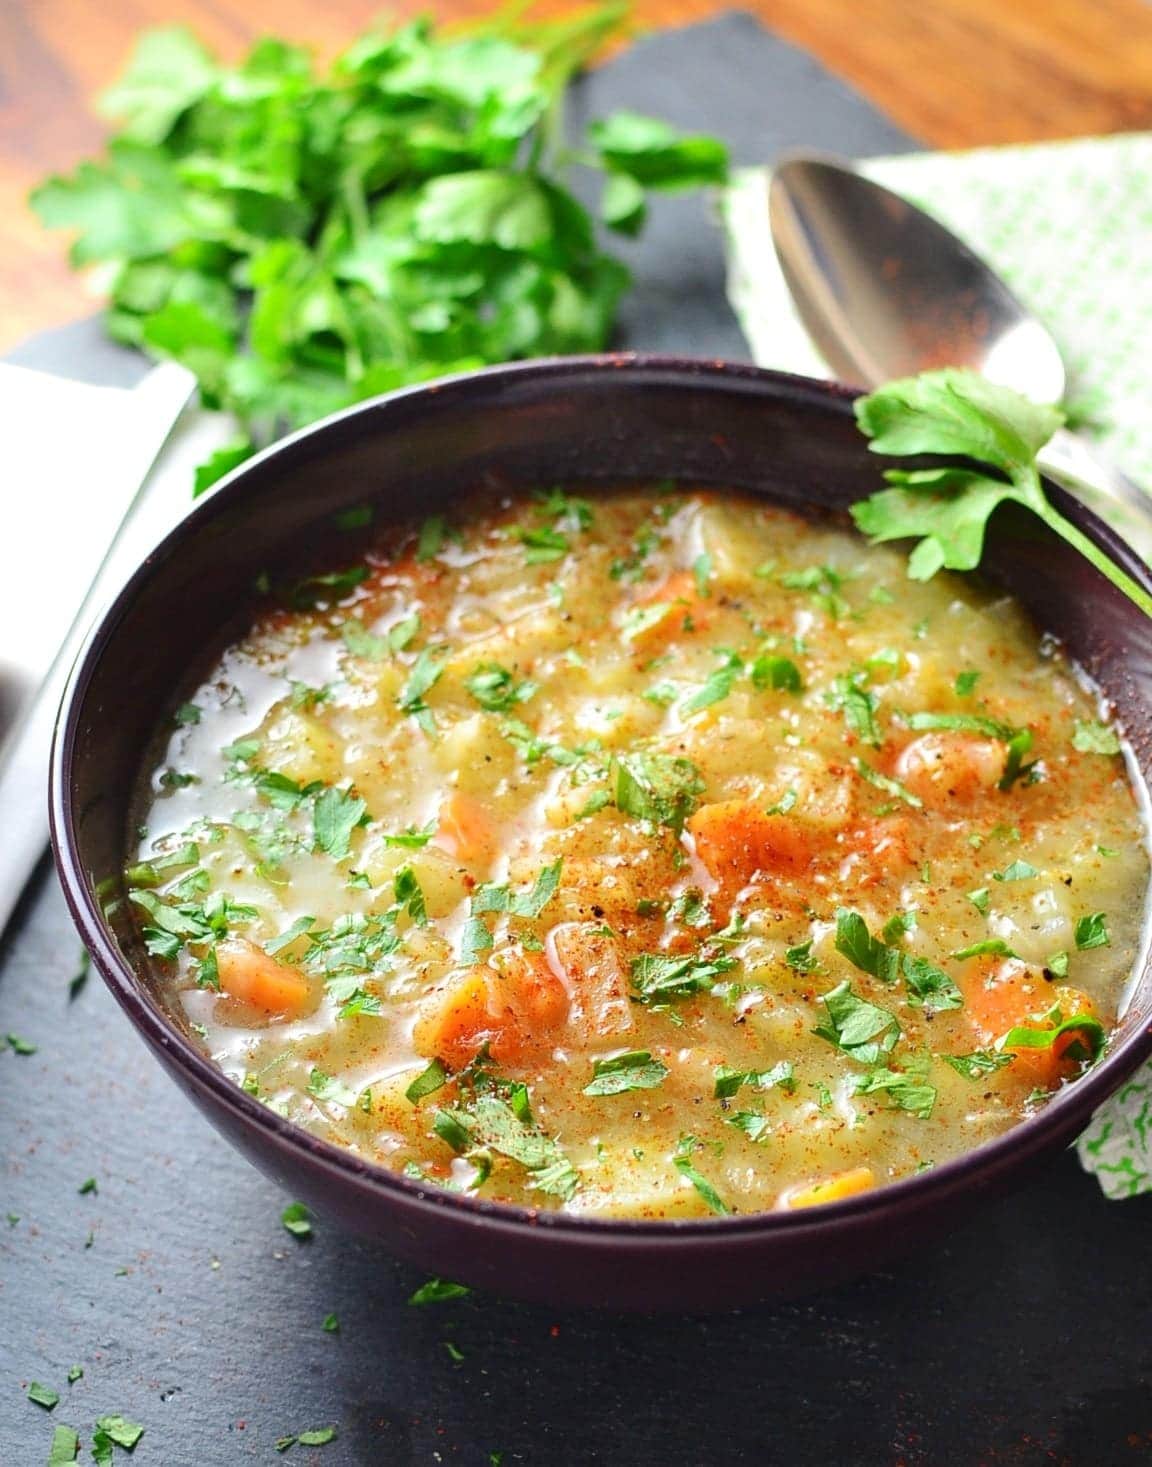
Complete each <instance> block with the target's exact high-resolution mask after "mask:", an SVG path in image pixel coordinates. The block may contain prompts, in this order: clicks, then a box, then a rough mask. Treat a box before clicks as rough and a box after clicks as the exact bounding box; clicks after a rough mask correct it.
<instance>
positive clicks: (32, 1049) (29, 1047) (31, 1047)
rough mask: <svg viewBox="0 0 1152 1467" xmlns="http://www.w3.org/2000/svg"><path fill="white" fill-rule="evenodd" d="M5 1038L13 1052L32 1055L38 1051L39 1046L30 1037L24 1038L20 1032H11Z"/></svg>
mask: <svg viewBox="0 0 1152 1467" xmlns="http://www.w3.org/2000/svg"><path fill="white" fill-rule="evenodd" d="M4 1038H5V1040H6V1041H7V1044H8V1048H9V1049H10V1050H11V1051H12V1053H13V1054H23V1055H30V1054H35V1053H36V1050H37V1046H36V1045H35V1044H33V1043H32V1041H31V1040H30V1039H23V1038H21V1036H20V1035H19V1034H11V1033H9V1034H6V1035H5V1036H4Z"/></svg>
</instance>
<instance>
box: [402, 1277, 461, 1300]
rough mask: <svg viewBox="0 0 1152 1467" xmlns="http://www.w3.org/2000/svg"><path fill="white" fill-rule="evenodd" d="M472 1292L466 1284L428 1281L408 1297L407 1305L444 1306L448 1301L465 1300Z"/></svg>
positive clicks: (448, 1281)
mask: <svg viewBox="0 0 1152 1467" xmlns="http://www.w3.org/2000/svg"><path fill="white" fill-rule="evenodd" d="M471 1292H472V1290H471V1289H470V1288H469V1287H468V1285H467V1284H455V1283H452V1281H451V1280H450V1279H429V1280H428V1281H427V1283H423V1284H421V1285H420V1287H419V1288H418V1289H417V1290H416V1292H415V1293H414V1294H412V1295H410V1297H409V1299H408V1303H409V1304H444V1303H446V1302H447V1300H449V1299H465V1298H467V1297H468V1295H469V1294H471Z"/></svg>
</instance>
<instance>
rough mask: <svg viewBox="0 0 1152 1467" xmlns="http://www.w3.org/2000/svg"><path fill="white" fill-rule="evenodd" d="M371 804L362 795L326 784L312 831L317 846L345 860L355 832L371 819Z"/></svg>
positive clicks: (317, 802)
mask: <svg viewBox="0 0 1152 1467" xmlns="http://www.w3.org/2000/svg"><path fill="white" fill-rule="evenodd" d="M367 815H368V806H367V805H366V804H365V802H364V801H363V800H362V799H360V797H359V796H358V795H353V794H351V793H350V792H349V791H347V790H340V789H337V788H336V787H335V785H328V786H326V787H325V788H324V789H323V790H322V791H321V793H320V794H319V795H318V796H317V799H316V803H315V805H314V806H313V807H312V831H313V839H314V840H315V842H316V849H317V850H320V851H324V852H325V853H326V854H327V855H329V856H331V857H332V859H333V860H334V861H342V860H343V859H344V857H345V856H346V855H347V854H348V852H349V850H350V848H351V841H352V832H353V831H354V830H355V829H356V827H357V826H358V825H363V824H364V823H365V821H366V819H367Z"/></svg>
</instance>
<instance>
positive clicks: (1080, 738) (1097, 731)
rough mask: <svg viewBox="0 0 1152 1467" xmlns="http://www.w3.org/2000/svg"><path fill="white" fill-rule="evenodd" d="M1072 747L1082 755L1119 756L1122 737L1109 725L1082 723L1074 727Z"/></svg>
mask: <svg viewBox="0 0 1152 1467" xmlns="http://www.w3.org/2000/svg"><path fill="white" fill-rule="evenodd" d="M1072 747H1073V748H1074V749H1078V750H1079V751H1080V753H1081V754H1119V752H1120V735H1119V734H1118V733H1117V732H1116V730H1115V729H1114V728H1112V727H1111V726H1110V725H1109V724H1107V723H1081V722H1080V720H1079V719H1077V720H1076V722H1075V723H1074V724H1073V726H1072Z"/></svg>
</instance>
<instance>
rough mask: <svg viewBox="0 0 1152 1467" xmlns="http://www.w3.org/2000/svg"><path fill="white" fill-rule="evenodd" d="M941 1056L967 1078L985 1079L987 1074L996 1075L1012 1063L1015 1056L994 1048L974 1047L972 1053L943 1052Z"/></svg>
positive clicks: (947, 1063)
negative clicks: (999, 1052) (1000, 1052)
mask: <svg viewBox="0 0 1152 1467" xmlns="http://www.w3.org/2000/svg"><path fill="white" fill-rule="evenodd" d="M940 1058H941V1059H942V1060H943V1061H944V1063H945V1064H946V1065H951V1066H952V1068H953V1069H954V1070H955V1071H956V1073H957V1074H958V1075H963V1076H964V1078H965V1079H966V1080H983V1079H984V1077H985V1076H986V1075H994V1074H995V1073H996V1071H997V1070H1002V1069H1003V1068H1004V1066H1005V1065H1010V1064H1011V1063H1012V1061H1013V1059H1014V1058H1015V1056H1014V1055H1011V1054H997V1053H996V1051H995V1050H992V1049H974V1050H972V1052H971V1053H970V1054H942V1055H941V1056H940Z"/></svg>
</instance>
